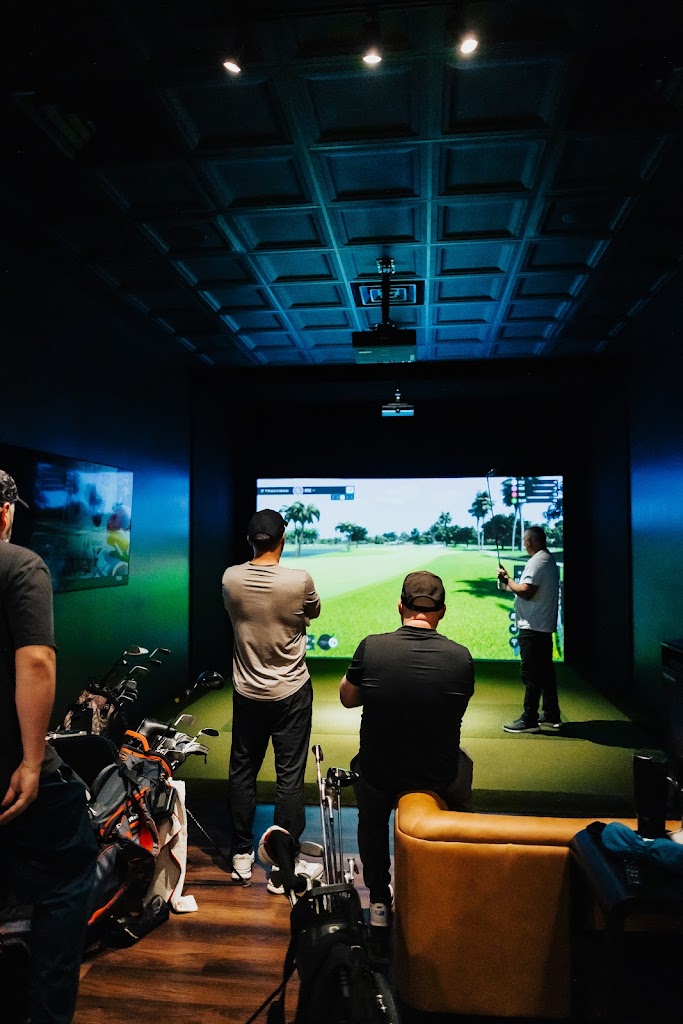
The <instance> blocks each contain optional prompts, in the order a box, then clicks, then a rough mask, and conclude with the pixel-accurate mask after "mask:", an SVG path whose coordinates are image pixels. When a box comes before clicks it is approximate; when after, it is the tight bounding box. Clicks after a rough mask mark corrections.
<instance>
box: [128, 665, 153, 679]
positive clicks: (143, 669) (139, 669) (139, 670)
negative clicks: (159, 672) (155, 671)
mask: <svg viewBox="0 0 683 1024" xmlns="http://www.w3.org/2000/svg"><path fill="white" fill-rule="evenodd" d="M148 672H149V669H148V668H147V666H146V665H134V666H133V668H132V669H131V670H130V672H129V673H128V676H129V678H130V679H132V678H133V676H134V675H143V676H146V675H147V674H148Z"/></svg>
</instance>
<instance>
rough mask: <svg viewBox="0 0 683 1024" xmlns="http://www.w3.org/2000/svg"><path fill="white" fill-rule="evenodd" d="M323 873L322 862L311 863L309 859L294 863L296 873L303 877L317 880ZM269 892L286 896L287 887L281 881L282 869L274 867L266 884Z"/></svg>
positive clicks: (313, 880)
mask: <svg viewBox="0 0 683 1024" xmlns="http://www.w3.org/2000/svg"><path fill="white" fill-rule="evenodd" d="M322 873H323V866H322V864H311V862H310V861H307V860H297V862H296V864H295V865H294V874H295V875H301V876H302V877H303V878H307V879H308V880H309V881H311V882H315V881H316V880H317V879H318V878H320V876H321V875H322ZM266 889H267V890H268V892H270V893H272V894H273V896H284V894H285V887H284V885H282V883H281V881H280V869H279V868H276V867H274V868H273V870H272V871H271V872H270V877H269V878H268V884H267V885H266Z"/></svg>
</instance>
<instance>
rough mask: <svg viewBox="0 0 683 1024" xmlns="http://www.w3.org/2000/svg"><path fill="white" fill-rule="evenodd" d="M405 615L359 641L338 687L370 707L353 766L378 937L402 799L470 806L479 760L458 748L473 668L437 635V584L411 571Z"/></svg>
mask: <svg viewBox="0 0 683 1024" xmlns="http://www.w3.org/2000/svg"><path fill="white" fill-rule="evenodd" d="M398 613H399V615H400V616H401V623H402V624H401V627H400V628H399V629H397V630H395V632H393V633H381V634H378V635H374V636H368V637H366V638H365V640H363V641H361V643H360V645H359V646H358V649H357V650H356V653H355V654H354V656H353V661H352V662H351V664H350V665H349V667H348V669H347V671H346V675H345V676H344V678H343V679H342V681H341V684H340V690H339V695H340V699H341V702H342V704H343V705H344V707H347V708H353V707H358V706H360V705H362V706H363V717H362V719H361V727H360V750H359V753H358V754H357V755H356V757H355V758H354V759H353V761H352V764H351V766H352V768H354V770H356V771H358V772H359V773H360V779H359V781H358V782H357V783H356V785H355V787H354V788H355V792H356V799H357V802H358V847H359V852H360V859H361V861H362V863H363V875H364V879H365V884H366V885H367V887H368V889H369V890H370V925H371V928H372V931H373V932H374V933H375V937H377V935H378V934H379V935H381V929H386V928H387V926H388V925H389V923H390V920H391V891H390V856H389V818H390V815H391V812H392V810H393V807H394V804H395V803H396V800H397V798H398V796H399V795H400V794H401V793H404V792H407V791H409V790H422V789H427V790H430V791H432V792H436V793H439V794H441V796H443V797H444V799H445V800H446V802H447V804H448V806H449V807H450V808H451V809H453V810H469V809H470V806H471V797H472V761H471V760H470V758H469V757H468V755H467V754H466V753H465V751H463V750H461V749H460V727H461V724H462V718H463V715H464V714H465V710H466V708H467V704H468V702H469V699H470V697H471V696H472V693H473V692H474V666H473V664H472V657H471V655H470V652H469V651H468V650H467V648H466V647H463V646H461V644H458V643H455V641H453V640H449V639H448V638H447V637H445V636H442V635H441V634H440V633H437V631H436V628H437V625H438V623H439V622H440V621H441V619H442V618H443V617H444V615H445V613H446V595H445V591H444V586H443V583H442V582H441V580H440V578H439V577H438V576H435V575H434V573H431V572H411V573H409V574H408V576H406V578H405V580H404V583H403V589H402V591H401V599H400V601H399V603H398ZM375 929H376V930H377V931H375ZM384 934H386V931H385V932H384Z"/></svg>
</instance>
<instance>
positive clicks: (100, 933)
mask: <svg viewBox="0 0 683 1024" xmlns="http://www.w3.org/2000/svg"><path fill="white" fill-rule="evenodd" d="M170 778H171V769H170V767H169V766H168V765H167V764H166V763H165V762H164V761H163V760H162V759H161V758H159V757H157V756H155V755H153V754H150V753H148V751H142V752H138V751H137V750H132V749H131V748H128V747H122V748H121V750H120V751H119V754H118V757H117V758H116V760H115V761H113V762H112V763H111V764H110V765H108V766H107V767H105V768H103V769H102V771H101V772H100V773H99V774H98V775H97V777H96V778H95V780H94V782H93V784H92V789H91V793H90V808H89V809H90V816H91V821H92V825H93V828H94V830H95V834H96V835H97V838H98V841H99V844H100V853H99V856H98V861H97V872H96V882H95V898H94V903H93V906H94V908H95V909H94V910H93V914H92V916H91V918H90V922H89V924H88V946H89V947H92V946H93V945H98V944H99V945H105V946H112V947H117V948H120V947H122V946H129V945H132V944H133V943H134V942H136V941H137V940H138V939H139V938H141V937H142V936H143V935H146V934H147V933H148V932H149V931H151V930H152V928H155V927H156V926H157V925H159V924H162V923H163V922H164V921H166V920H167V919H168V916H169V906H168V900H167V899H161V898H157V895H158V894H150V887H151V884H152V879H153V876H154V871H155V864H156V859H157V857H158V854H159V850H160V845H161V844H160V833H159V830H160V827H161V823H162V822H163V821H165V820H167V819H168V818H169V817H171V816H172V815H173V812H174V810H175V805H176V799H177V790H176V789H174V788H173V787H172V786H171V785H170ZM169 896H170V894H169Z"/></svg>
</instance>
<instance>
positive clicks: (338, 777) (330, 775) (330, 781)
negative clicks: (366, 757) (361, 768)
mask: <svg viewBox="0 0 683 1024" xmlns="http://www.w3.org/2000/svg"><path fill="white" fill-rule="evenodd" d="M358 778H359V776H358V772H352V771H350V770H349V769H347V768H328V769H327V778H326V780H325V781H326V783H327V785H329V786H331V787H333V788H334V789H344V788H345V787H346V786H352V785H353V784H354V782H355V781H356V780H357V779H358Z"/></svg>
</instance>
